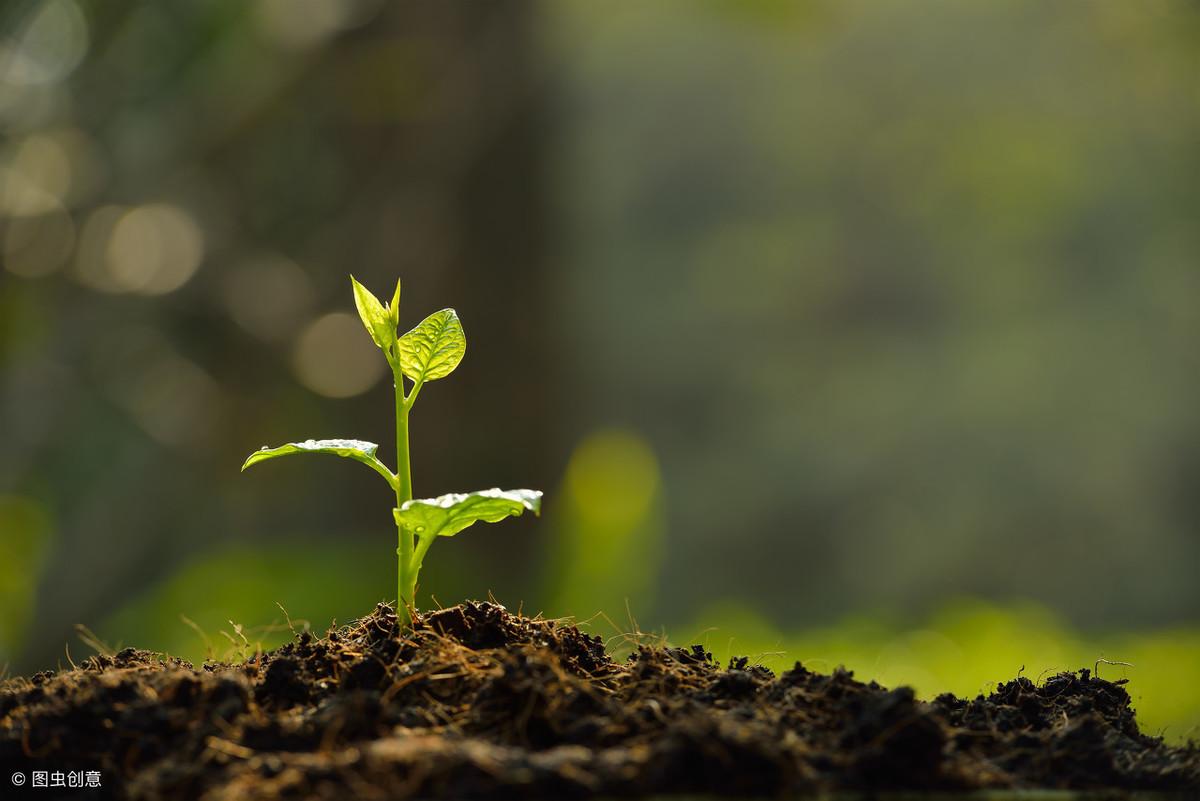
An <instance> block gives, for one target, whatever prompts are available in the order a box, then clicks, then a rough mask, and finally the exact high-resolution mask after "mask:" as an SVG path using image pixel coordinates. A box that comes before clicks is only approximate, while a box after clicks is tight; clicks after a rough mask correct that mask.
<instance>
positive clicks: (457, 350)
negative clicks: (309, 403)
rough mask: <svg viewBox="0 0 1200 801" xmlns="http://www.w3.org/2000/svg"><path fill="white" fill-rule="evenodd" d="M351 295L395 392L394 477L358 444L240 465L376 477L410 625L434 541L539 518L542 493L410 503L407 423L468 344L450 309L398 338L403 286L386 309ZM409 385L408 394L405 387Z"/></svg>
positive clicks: (304, 448)
mask: <svg viewBox="0 0 1200 801" xmlns="http://www.w3.org/2000/svg"><path fill="white" fill-rule="evenodd" d="M350 283H351V285H352V286H353V287H354V305H355V306H357V307H358V316H359V317H361V318H362V321H363V325H364V326H366V329H367V333H368V334H370V335H371V339H372V341H374V342H375V344H376V345H378V346H379V349H380V350H382V351H383V355H384V356H385V357H387V360H388V364H389V365H391V367H392V376H393V378H394V380H395V388H396V472H394V473H393V472H392V471H391V470H389V469H388V467H387V466H386V465H385V464H384V463H383V462H381V461H379V459H378V458H377V457H376V456H375V452H376V451H377V450H378V448H379V446H378V445H376V444H375V443H373V442H364V441H362V440H358V439H317V440H313V439H310V440H306V441H304V442H289V443H288V444H287V445H281V446H279V447H278V448H266V447H264V448H263V449H262V450H258V451H255V452H254V453H252V454H250V458H248V459H247V460H246V463H245V464H243V465H242V470H245V469H246V468H247V467H250V466H251V465H256V464H258V463H259V462H265V461H266V460H268V459H274V458H276V457H279V456H291V455H292V454H296V453H331V454H333V455H334V456H343V457H345V458H347V459H353V460H354V461H356V462H361V463H362V464H365V465H366V466H367V467H369V468H371V469H372V470H374V471H375V472H376V473H378V474H379V475H380V476H382V477H383V480H384V481H386V482H387V483H388V486H389V487H391V488H392V490H393V491H394V492H395V493H396V508H394V509H393V510H392V515H393V517H394V518H395V521H396V529H397V533H398V534H399V537H400V545H399V547H397V548H396V555H397V556H398V558H399V573H400V578H399V582H398V585H397V595H396V597H397V602H396V606H397V612H398V613H399V615H400V616H401V619H402V620H403V621H404V622H405V623H406V624H407V623H410V622H411V621H412V612H413V611H414V610H415V608H416V607H415V606H414V597H415V595H416V591H417V577H418V576H419V575H420V573H421V565H422V563H423V562H424V561H425V554H426V553H428V552H429V548H430V546H431V545H433V541H434V540H435V539H437V538H438V537H453V536H454V535H455V534H457V533H458V532H460V531H462V530H463V529H465V528H467V527H468V526H470V525H473V524H474V523H478V522H480V521H483V522H485V523H495V522H498V521H500V520H503V519H504V518H506V517H511V516H514V515H520V514H522V513H523V512H524V511H525V510H529V511H531V512H533V513H534V514H538V513H539V512H540V511H541V505H542V493H541V492H538V491H536V490H525V489H521V490H500V489H489V490H481V491H479V492H468V493H452V494H449V495H442V496H439V497H437V498H422V499H419V500H414V499H413V489H412V470H411V467H410V465H409V458H408V415H409V412H411V411H412V407H413V404H414V403H416V402H417V396H418V395H419V394H420V392H421V388H422V387H423V386H425V384H426V382H429V381H435V380H437V379H439V378H445V377H446V376H448V375H450V373H452V372H454V368H456V367H458V363H459V362H461V361H462V358H463V354H464V353H465V352H466V349H467V338H466V335H465V334H464V333H463V328H462V323H461V322H460V321H459V319H458V314H457V313H456V312H455V311H454V309H442V310H441V311H439V312H434V313H433V314H431V315H429V316H428V317H426V318H425V319H424V320H422V321H421V323H420V325H418V326H417V327H416V328H414V329H413V330H411V331H409V332H408V333H407V334H405V335H404V336H397V333H396V332H397V327H398V326H399V324H400V282H399V281H396V291H395V293H393V294H392V300H391V302H390V303H388V304H386V305H385V304H383V303H381V302H380V300H379V299H378V298H377V297H375V296H374V295H372V294H371V292H370V291H369V290H368V289H367V288H366V287H364V286H363V285H362V284H360V283H359V282H358V281H356V280H355V279H354V276H350ZM405 378H408V380H409V381H411V382H412V387H411V388H410V389H409V390H408V392H407V394H406V393H405V391H404V379H405Z"/></svg>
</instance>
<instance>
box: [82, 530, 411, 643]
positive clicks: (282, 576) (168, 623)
mask: <svg viewBox="0 0 1200 801" xmlns="http://www.w3.org/2000/svg"><path fill="white" fill-rule="evenodd" d="M382 551H383V554H385V555H386V554H387V550H386V549H382ZM395 568H396V566H395V564H394V562H393V561H392V560H390V559H385V558H380V554H379V553H377V552H375V549H368V548H367V547H365V546H364V545H362V544H361V543H355V542H351V543H350V544H348V545H343V546H334V545H331V544H330V543H329V542H327V541H319V542H293V543H287V544H284V543H280V544H279V545H278V547H276V548H255V547H250V546H231V547H226V548H222V549H220V550H219V551H217V552H215V553H212V554H209V555H206V556H204V557H202V558H199V559H196V560H193V561H192V562H190V563H188V565H187V566H186V567H184V568H183V569H182V570H180V571H179V572H178V573H176V574H175V575H173V576H171V577H169V578H168V579H166V580H164V581H162V582H159V583H157V584H155V585H153V586H151V587H149V588H147V589H145V590H143V591H141V592H138V593H137V594H135V595H134V596H133V597H132V598H131V599H130V600H129V601H128V602H127V603H126V604H125V606H124V607H123V608H121V609H119V610H118V611H116V612H115V613H114V614H113V615H112V616H111V617H109V618H108V619H107V620H105V621H103V622H102V623H101V624H100V625H99V626H98V627H97V628H96V630H95V633H96V634H97V635H98V636H99V637H100V639H101V640H102V641H103V642H105V643H106V644H108V645H109V646H110V647H113V648H118V647H121V646H122V645H137V646H138V647H150V648H153V649H154V650H156V651H162V652H165V653H170V654H173V655H176V656H182V657H184V658H187V659H190V660H193V661H195V662H197V663H199V662H200V661H202V660H204V659H208V658H225V659H229V658H234V657H237V656H241V657H242V658H245V656H246V655H247V654H249V655H253V654H254V653H255V651H256V649H260V648H261V649H267V648H272V647H275V646H277V645H280V644H282V643H283V642H286V641H287V640H288V639H290V638H291V637H292V636H293V635H292V629H293V628H294V629H295V630H296V631H300V630H303V629H312V630H314V631H316V632H318V633H321V632H324V631H325V630H326V629H327V628H328V627H329V626H331V625H333V624H335V623H336V622H340V623H345V622H347V621H349V620H352V619H354V618H357V617H359V616H361V615H363V614H365V613H366V612H367V611H370V610H371V609H373V608H374V606H375V604H376V603H377V602H379V601H382V600H383V599H384V595H386V594H387V593H386V592H385V591H384V590H383V588H384V587H390V586H391V585H393V584H394V583H395V580H396V576H395ZM388 600H389V601H390V600H391V599H390V597H389V599H388ZM236 628H240V629H241V633H242V634H244V635H245V637H246V639H245V640H243V639H242V636H241V634H238V632H237V631H235V629H236ZM130 632H134V633H136V637H137V639H136V640H132V639H130V638H131V635H130Z"/></svg>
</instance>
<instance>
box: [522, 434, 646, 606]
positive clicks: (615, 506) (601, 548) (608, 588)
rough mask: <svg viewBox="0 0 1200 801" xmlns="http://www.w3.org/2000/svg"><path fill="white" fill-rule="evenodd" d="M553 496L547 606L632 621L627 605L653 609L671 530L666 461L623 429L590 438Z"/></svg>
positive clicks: (570, 465) (582, 443) (576, 455)
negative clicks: (666, 514)
mask: <svg viewBox="0 0 1200 801" xmlns="http://www.w3.org/2000/svg"><path fill="white" fill-rule="evenodd" d="M553 494H554V495H557V498H555V499H554V509H555V513H554V515H555V516H554V518H553V519H551V520H550V521H548V524H549V525H548V528H549V529H550V531H551V535H550V541H549V545H548V548H549V551H550V553H549V555H548V558H547V559H546V577H545V580H544V581H545V585H546V586H545V588H544V590H543V593H542V594H543V595H544V596H545V597H546V599H547V600H546V606H545V608H546V609H547V610H548V611H551V612H552V613H553V614H554V615H570V616H574V617H576V618H578V619H586V618H589V617H591V616H593V615H596V614H602V615H607V616H608V617H609V618H610V619H612V620H618V621H624V620H626V619H627V616H628V610H627V608H626V607H627V604H632V605H635V606H636V607H637V608H639V609H641V608H649V607H651V606H652V604H653V602H654V595H653V593H654V590H655V585H656V584H657V581H658V577H659V574H660V569H661V563H662V558H663V548H662V543H663V535H664V533H665V530H666V524H665V521H664V519H663V513H662V496H661V477H660V476H659V470H658V460H657V459H656V458H655V456H654V453H653V451H651V450H650V448H649V446H648V445H647V444H646V442H645V440H644V439H643V438H641V437H640V436H638V435H637V434H635V433H633V432H631V431H626V430H621V429H610V430H604V431H597V432H594V433H592V434H590V435H588V436H587V437H586V438H584V440H583V441H582V442H580V443H579V446H578V447H577V448H576V449H575V451H574V453H572V455H571V458H570V460H569V461H568V462H567V471H566V479H565V481H564V482H563V484H562V486H561V487H560V488H559V489H558V492H556V493H553Z"/></svg>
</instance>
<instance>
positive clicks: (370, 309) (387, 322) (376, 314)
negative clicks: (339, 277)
mask: <svg viewBox="0 0 1200 801" xmlns="http://www.w3.org/2000/svg"><path fill="white" fill-rule="evenodd" d="M350 283H351V284H352V285H353V287H354V305H355V307H356V308H357V309H358V316H359V318H360V319H361V320H362V322H363V326H364V327H365V328H366V329H367V333H368V334H370V335H371V339H372V340H373V341H374V342H375V344H376V345H378V346H379V348H380V350H382V351H383V352H384V353H387V354H390V350H389V349H390V348H391V347H392V346H393V345H395V344H396V323H393V322H392V316H391V314H390V313H389V312H388V310H387V309H385V308H384V306H383V304H382V303H380V302H379V298H377V297H375V296H374V295H372V294H371V290H369V289H367V288H366V287H365V286H363V285H362V284H360V283H359V282H358V280H357V279H356V278H355V277H354V276H350ZM396 289H397V292H399V284H397V285H396ZM389 358H390V356H389Z"/></svg>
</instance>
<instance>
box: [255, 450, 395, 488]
mask: <svg viewBox="0 0 1200 801" xmlns="http://www.w3.org/2000/svg"><path fill="white" fill-rule="evenodd" d="M378 449H379V446H378V445H376V444H375V443H374V442H363V441H362V440H360V439H309V440H305V441H304V442H289V443H288V444H287V445H280V446H279V447H278V448H266V447H264V448H262V449H260V450H257V451H255V452H254V453H252V454H250V458H248V459H246V463H245V464H243V465H242V470H245V469H246V468H247V467H251V466H253V465H256V464H258V463H259V462H265V461H267V460H268V459H276V458H278V457H280V456H291V455H292V454H294V453H330V454H333V455H334V456H343V457H345V458H347V459H353V460H354V461H356V462H362V463H363V464H365V465H366V466H367V467H369V468H371V469H372V470H374V471H375V472H376V473H379V474H380V475H381V476H383V477H384V478H386V479H387V481H388V484H392V482H393V481H394V480H395V479H394V477H393V476H392V471H390V470H388V469H387V467H386V466H385V465H384V464H383V462H381V461H379V460H378V459H376V458H375V451H376V450H378Z"/></svg>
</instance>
